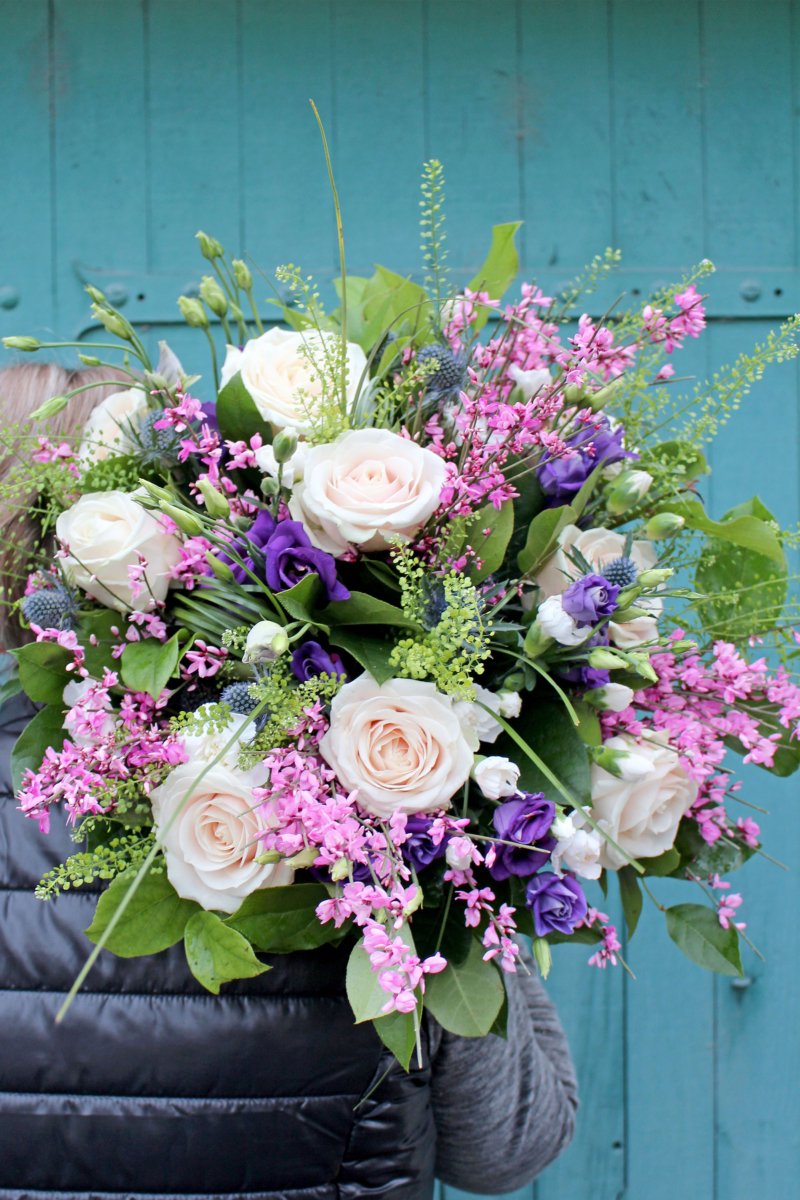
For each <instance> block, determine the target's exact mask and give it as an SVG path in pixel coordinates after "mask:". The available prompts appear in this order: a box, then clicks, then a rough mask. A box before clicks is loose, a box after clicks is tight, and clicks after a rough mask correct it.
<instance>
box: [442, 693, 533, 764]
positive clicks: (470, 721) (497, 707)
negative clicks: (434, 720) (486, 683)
mask: <svg viewBox="0 0 800 1200" xmlns="http://www.w3.org/2000/svg"><path fill="white" fill-rule="evenodd" d="M474 686H475V699H476V700H480V702H481V704H485V705H486V708H491V709H492V711H493V712H496V713H499V714H500V715H501V716H502V715H503V713H502V706H503V701H502V700H501V699H500V694H499V693H495V692H490V691H489V689H488V688H485V687H481V685H480V684H479V683H476V684H475V685H474ZM504 694H506V693H504ZM521 707H522V701H520V708H521ZM518 711H519V710H517V712H518ZM453 712H454V713H455V714H456V716H457V717H458V719H459V721H460V722H461V728H462V730H463V732H464V737H465V738H466V739H467V742H468V743H469V746H470V749H471V750H477V749H478V747H479V745H480V743H481V742H496V741H497V739H498V737H499V736H500V734H501V733H502V732H503V726H502V725H501V724H500V722H499V721H495V719H494V717H492V716H490V715H489V713H487V712H486V709H483V708H481V706H480V704H474V703H473V702H472V701H471V700H457V701H456V703H455V704H454V705H453ZM514 715H515V716H516V715H517V714H516V713H515V714H514Z"/></svg>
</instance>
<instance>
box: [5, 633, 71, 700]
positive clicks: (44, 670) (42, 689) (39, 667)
mask: <svg viewBox="0 0 800 1200" xmlns="http://www.w3.org/2000/svg"><path fill="white" fill-rule="evenodd" d="M13 653H14V654H15V655H16V658H17V662H18V663H19V681H20V683H21V684H22V687H23V689H24V691H25V693H26V695H28V696H29V697H30V698H31V700H35V701H37V703H41V704H62V698H63V692H64V688H65V687H66V686H67V684H68V683H69V682H70V680H72V679H74V678H76V676H74V675H72V674H70V672H69V671H68V670H67V666H68V665H69V664H70V663H72V662H74V661H75V655H74V654H73V653H72V651H71V650H65V649H64V647H63V646H59V645H58V644H57V643H56V642H32V643H31V644H30V645H29V646H23V647H22V649H21V650H15V651H14V652H13Z"/></svg>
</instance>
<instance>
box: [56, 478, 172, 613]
mask: <svg viewBox="0 0 800 1200" xmlns="http://www.w3.org/2000/svg"><path fill="white" fill-rule="evenodd" d="M56 535H57V537H58V540H59V541H60V542H61V544H62V546H64V547H65V548H66V549H67V550H68V551H69V557H68V558H67V559H66V560H65V563H64V566H65V569H66V571H67V573H68V575H69V576H70V578H71V579H72V581H73V583H75V584H77V586H78V587H81V588H83V590H84V591H85V592H87V593H88V594H89V595H90V596H93V597H94V598H95V600H99V601H100V603H101V604H105V605H106V606H107V607H108V608H115V609H117V611H118V612H126V611H127V610H128V609H129V608H136V607H137V602H134V599H133V594H132V592H131V585H130V582H129V580H128V567H133V566H138V565H139V561H140V559H139V554H142V555H143V556H144V558H145V559H146V560H147V569H146V571H145V576H146V578H147V584H148V586H149V589H150V590H149V591H148V590H147V588H145V589H144V592H143V593H142V594H140V598H139V601H138V606H139V607H146V606H147V605H148V602H149V600H150V593H152V595H153V596H154V597H155V599H156V600H164V599H165V598H166V595H167V589H168V587H169V584H170V572H171V570H172V568H173V567H175V566H177V564H178V563H179V562H180V561H181V543H180V540H179V539H178V538H177V537H175V536H174V534H170V533H165V532H164V530H163V528H162V526H161V523H160V522H159V521H158V519H157V518H156V517H154V516H152V515H151V514H150V513H149V512H147V511H146V510H145V509H144V508H142V506H141V504H139V503H138V501H137V500H135V499H134V497H133V496H129V495H127V494H126V493H125V492H89V493H87V494H86V495H85V496H81V498H80V500H78V502H77V504H73V506H72V508H68V509H67V511H66V512H63V513H61V515H60V516H59V518H58V520H57V521H56Z"/></svg>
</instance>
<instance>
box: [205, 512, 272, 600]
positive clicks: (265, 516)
mask: <svg viewBox="0 0 800 1200" xmlns="http://www.w3.org/2000/svg"><path fill="white" fill-rule="evenodd" d="M275 527H276V522H275V518H274V517H273V516H272V515H271V514H270V513H269V512H268V511H267V509H265V508H262V509H261V511H260V512H259V514H258V516H257V517H256V519H255V521H254V522H253V524H252V525H251V526H250V528H249V529H248V531H247V533H245V534H243V535H242V537H240V538H237V539H236V541H235V542H234V543H233V546H232V549H233V550H234V552H235V554H236V557H237V558H238V559H241V561H242V563H243V564H244V566H240V565H239V563H238V562H234V560H233V558H231V556H230V555H229V554H225V553H221V554H220V555H219V557H220V558H221V559H222V561H223V562H224V563H227V564H228V566H229V567H230V569H231V571H232V572H233V577H234V579H235V580H236V582H237V583H247V582H248V580H249V579H250V577H249V575H248V574H247V571H245V569H244V567H247V568H248V570H250V571H252V572H253V574H254V575H257V576H258V577H259V579H263V578H264V547H265V546H266V544H267V542H268V541H269V539H270V537H271V536H272V534H273V533H274V532H275Z"/></svg>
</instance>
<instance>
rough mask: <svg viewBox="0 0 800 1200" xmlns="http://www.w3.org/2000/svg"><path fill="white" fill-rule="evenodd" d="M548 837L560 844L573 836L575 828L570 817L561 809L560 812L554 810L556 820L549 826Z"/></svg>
mask: <svg viewBox="0 0 800 1200" xmlns="http://www.w3.org/2000/svg"><path fill="white" fill-rule="evenodd" d="M550 836H551V837H554V838H558V840H559V841H560V842H566V841H568V840H569V839H570V838H571V837H574V836H575V826H574V825H573V823H572V817H571V815H569V814H567V813H565V812H564V810H563V809H562V810H561V811H560V812H559V811H558V809H556V819H555V821H553V824H552V825H551V826H550Z"/></svg>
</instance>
